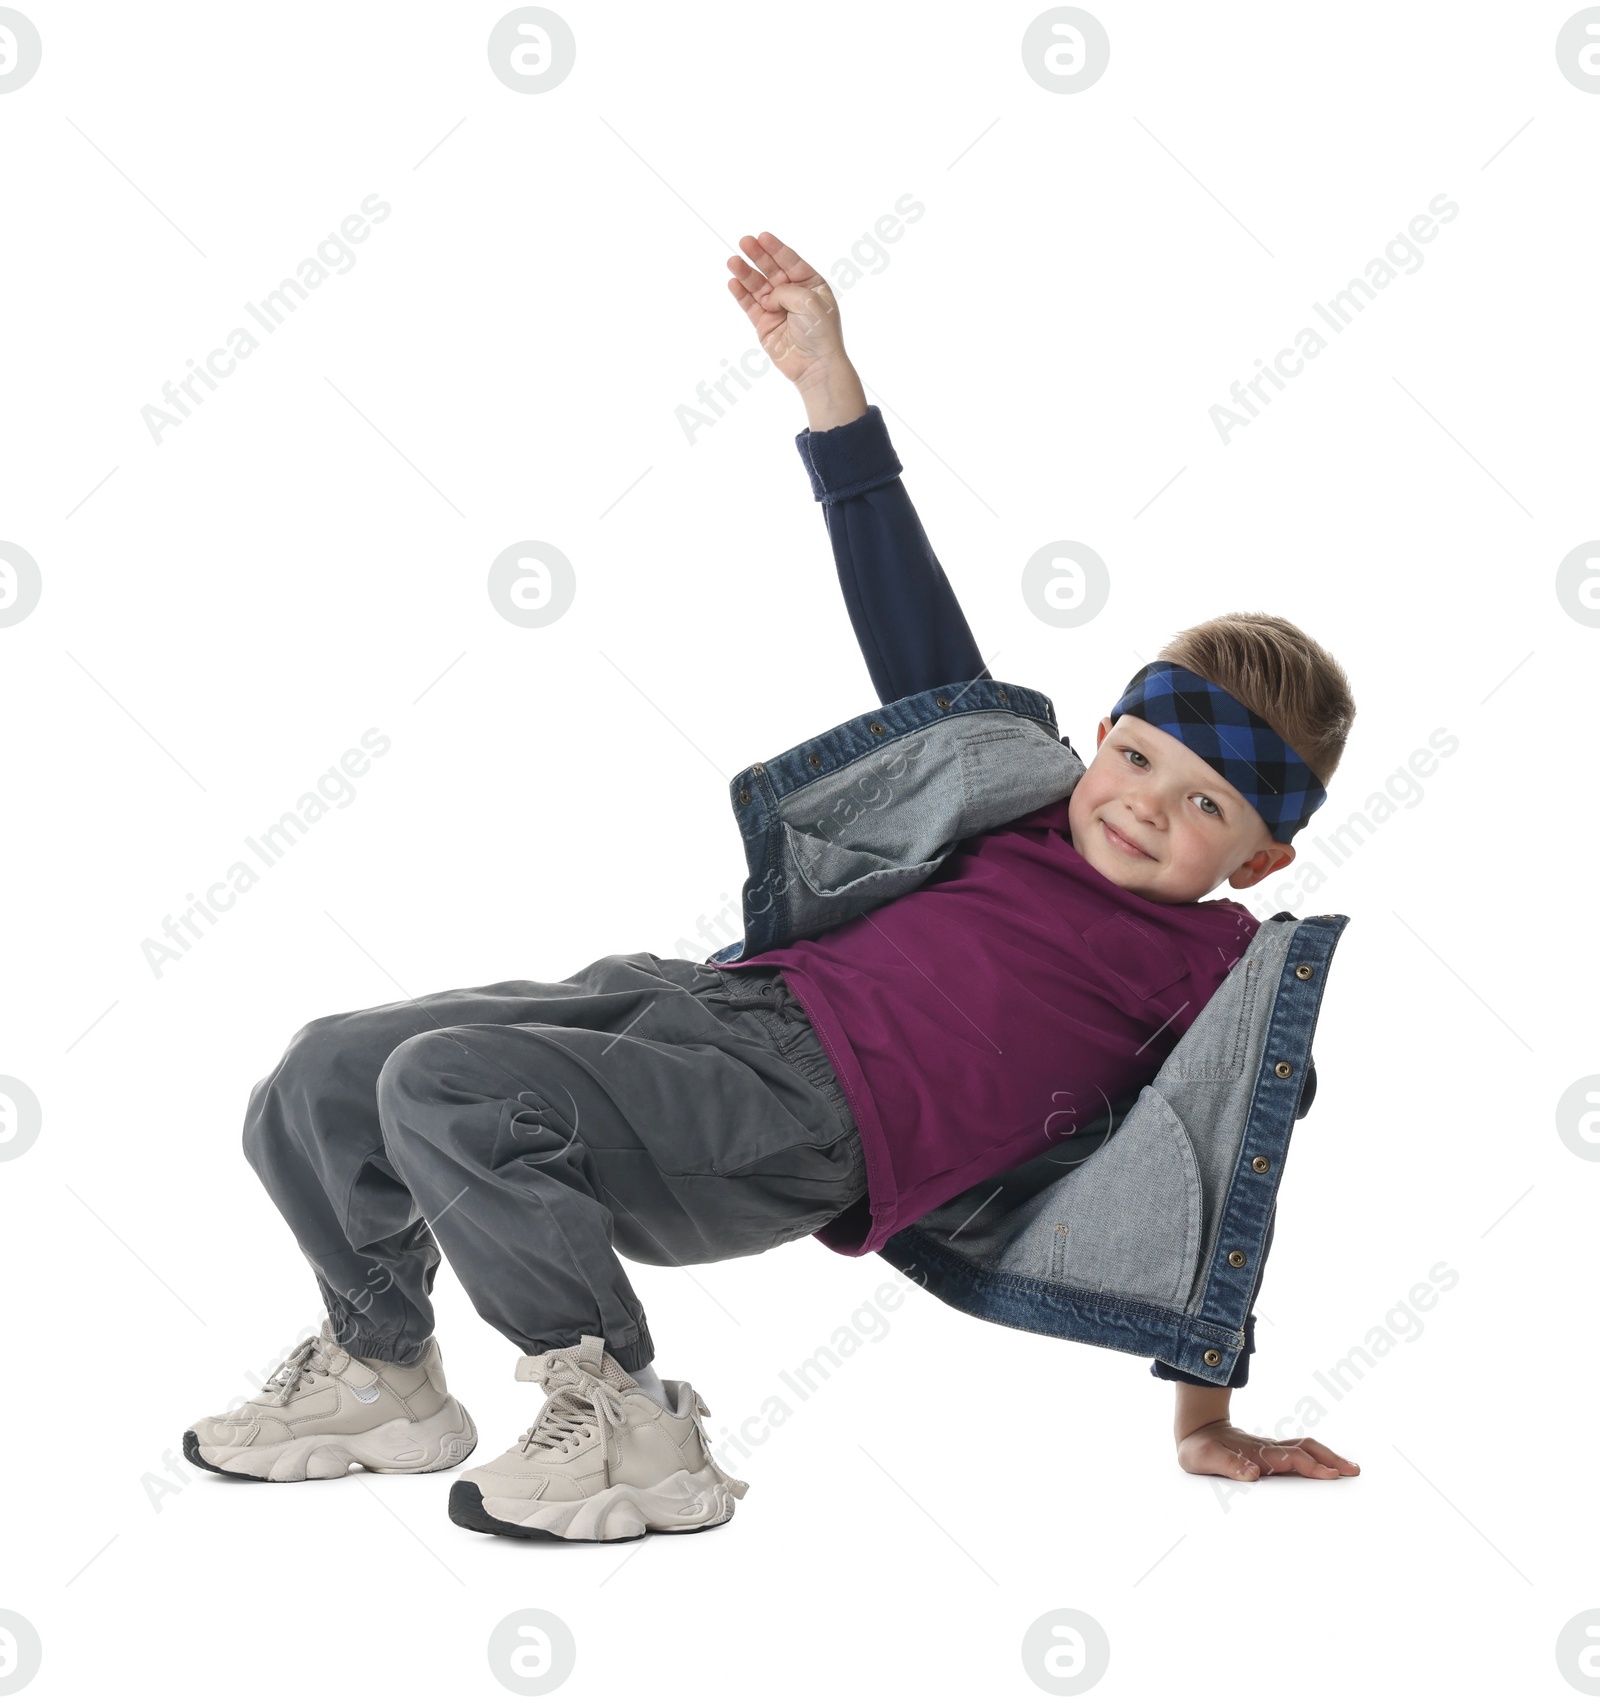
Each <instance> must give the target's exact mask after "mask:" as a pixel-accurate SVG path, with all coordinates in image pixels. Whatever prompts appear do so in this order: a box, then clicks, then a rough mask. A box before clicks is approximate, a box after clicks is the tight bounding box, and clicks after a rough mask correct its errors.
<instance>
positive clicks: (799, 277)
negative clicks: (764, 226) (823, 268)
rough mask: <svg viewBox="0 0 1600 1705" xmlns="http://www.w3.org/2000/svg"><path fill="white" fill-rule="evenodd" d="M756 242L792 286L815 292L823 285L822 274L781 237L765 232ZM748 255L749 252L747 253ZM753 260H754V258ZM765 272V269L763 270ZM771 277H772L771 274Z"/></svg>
mask: <svg viewBox="0 0 1600 1705" xmlns="http://www.w3.org/2000/svg"><path fill="white" fill-rule="evenodd" d="M755 241H756V242H757V243H758V244H759V245H760V247H761V249H762V251H763V252H764V253H765V254H766V255H767V256H769V257H770V259H771V262H772V265H773V266H775V267H777V268H780V269H781V270H782V272H783V275H784V277H785V278H786V279H787V280H788V281H789V282H790V283H792V284H803V285H805V286H806V288H807V289H808V290H814V289H815V288H816V287H817V286H818V285H819V284H821V283H822V281H823V280H822V274H821V273H820V272H818V271H817V269H816V268H815V267H814V266H813V265H812V264H811V262H810V261H808V260H805V259H804V258H802V257H801V256H800V255H799V254H797V253H796V252H795V251H794V250H793V249H792V248H790V247H789V245H788V244H787V243H786V242H784V241H783V239H782V238H780V237H775V236H773V234H772V233H771V232H770V231H763V232H762V233H761V235H760V236H759V237H757V238H756V239H755ZM745 252H746V253H747V254H748V253H749V250H748V249H747V250H746V251H745ZM752 258H754V257H753V256H752ZM763 270H765V269H763ZM769 276H772V275H771V274H770V273H769Z"/></svg>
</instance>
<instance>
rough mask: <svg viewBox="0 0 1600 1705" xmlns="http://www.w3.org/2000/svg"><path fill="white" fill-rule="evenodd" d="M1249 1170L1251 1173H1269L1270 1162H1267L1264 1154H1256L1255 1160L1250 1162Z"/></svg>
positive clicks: (1270, 1168)
mask: <svg viewBox="0 0 1600 1705" xmlns="http://www.w3.org/2000/svg"><path fill="white" fill-rule="evenodd" d="M1250 1170H1251V1171H1252V1172H1270V1171H1271V1170H1272V1162H1271V1161H1270V1160H1268V1159H1267V1157H1266V1156H1265V1155H1264V1154H1258V1155H1257V1156H1256V1157H1255V1159H1254V1160H1252V1161H1251V1162H1250Z"/></svg>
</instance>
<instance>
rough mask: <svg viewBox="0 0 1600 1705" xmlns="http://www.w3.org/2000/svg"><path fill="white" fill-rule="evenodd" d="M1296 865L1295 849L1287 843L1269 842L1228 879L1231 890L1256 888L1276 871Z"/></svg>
mask: <svg viewBox="0 0 1600 1705" xmlns="http://www.w3.org/2000/svg"><path fill="white" fill-rule="evenodd" d="M1293 863H1294V848H1293V847H1292V846H1290V845H1289V843H1288V842H1287V841H1268V842H1267V844H1266V845H1265V846H1264V847H1263V848H1262V849H1261V850H1260V852H1257V853H1252V854H1251V856H1250V857H1249V858H1247V859H1246V860H1245V861H1244V863H1243V864H1241V865H1240V866H1239V868H1238V869H1237V870H1236V871H1234V873H1233V875H1232V876H1230V877H1229V878H1228V886H1229V887H1230V888H1254V887H1255V885H1256V884H1257V883H1258V882H1260V881H1262V880H1264V879H1265V878H1266V877H1268V876H1270V875H1271V874H1272V873H1273V871H1275V870H1283V869H1285V868H1286V867H1287V866H1289V865H1291V864H1293Z"/></svg>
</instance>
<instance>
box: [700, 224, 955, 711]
mask: <svg viewBox="0 0 1600 1705" xmlns="http://www.w3.org/2000/svg"><path fill="white" fill-rule="evenodd" d="M739 241H740V247H741V248H743V249H744V251H745V253H746V254H747V255H748V256H749V257H750V261H749V262H747V261H744V260H741V259H740V258H739V257H738V256H729V258H728V267H729V270H730V271H731V272H732V273H733V277H732V278H731V279H729V281H728V283H729V288H730V290H731V291H732V293H733V296H734V298H735V300H736V301H738V302H739V304H740V306H741V307H743V308H744V310H745V312H746V314H747V315H748V316H749V318H750V322H751V324H752V325H753V326H754V327H755V328H756V334H757V336H758V337H759V338H760V339H761V347H762V348H763V349H764V350H765V351H766V353H767V355H768V356H769V357H770V359H771V360H772V362H773V365H774V366H776V367H777V369H778V371H779V372H780V373H782V374H783V375H784V376H785V378H788V379H790V380H792V381H793V382H794V384H795V386H796V388H797V389H798V390H799V392H800V394H801V397H802V399H803V401H804V403H805V408H806V418H807V420H808V421H809V422H810V426H809V428H808V429H807V430H806V431H804V432H802V433H800V434H799V435H798V436H797V437H796V439H795V444H796V446H797V447H798V449H799V451H800V455H801V458H802V460H803V461H804V462H805V464H806V471H807V473H808V475H809V476H810V479H811V491H812V495H813V496H814V497H815V498H816V499H817V501H818V502H819V503H821V504H822V505H823V518H824V520H825V521H826V523H827V528H828V538H829V540H830V541H831V543H832V545H833V559H834V564H835V566H836V568H837V569H838V573H839V587H840V590H841V591H842V592H843V594H844V602H845V609H846V611H847V612H848V613H849V616H850V623H851V626H852V627H853V628H854V629H855V634H856V640H857V643H858V644H859V645H860V647H861V655H862V657H863V658H864V659H865V660H866V665H867V671H868V673H869V674H870V675H871V676H872V685H873V688H874V690H875V691H876V692H877V693H878V695H879V699H880V702H882V703H884V704H889V703H892V702H893V701H894V700H895V699H900V698H905V697H906V696H907V695H908V694H911V693H918V692H924V691H926V690H927V689H928V688H930V687H938V686H943V685H945V684H947V683H949V682H954V681H970V680H973V679H976V678H986V677H987V676H988V674H989V671H988V670H987V669H986V668H984V666H983V657H982V654H981V653H980V652H979V650H978V645H977V641H976V640H975V639H974V638H973V637H972V630H971V629H970V628H969V627H968V626H967V621H966V617H965V616H963V615H962V613H961V606H960V604H958V603H957V602H956V595H955V592H954V591H953V590H952V589H951V586H950V582H949V581H948V580H947V579H946V578H945V573H944V570H943V568H941V567H940V565H939V559H938V558H937V557H936V556H935V555H934V553H933V547H932V546H931V545H930V544H929V543H928V537H927V534H926V533H924V532H923V530H922V523H921V521H920V520H919V519H918V518H917V512H916V510H915V509H914V508H913V507H912V504H911V498H910V496H909V495H908V494H907V492H906V488H905V486H904V485H903V484H902V483H901V480H900V473H901V466H900V462H899V459H898V458H897V457H896V455H895V453H894V446H893V445H892V444H891V443H890V442H889V433H888V429H887V427H886V426H885V425H884V420H883V413H882V411H881V410H880V409H879V408H878V407H877V406H876V405H875V404H874V405H870V406H869V405H868V403H867V398H866V393H865V391H863V389H862V387H861V380H860V378H859V377H858V375H857V373H856V370H855V368H854V367H853V366H852V365H851V362H850V358H849V357H848V356H847V355H846V354H845V350H844V343H843V339H842V336H841V334H840V325H839V311H838V305H837V303H836V302H835V301H834V296H833V292H832V291H831V290H830V289H829V287H828V284H827V281H826V280H825V279H823V277H822V276H821V274H820V273H818V272H817V271H816V269H815V268H814V267H812V266H810V265H809V264H808V263H807V262H806V261H804V260H802V259H801V258H800V256H799V255H797V254H796V253H795V251H794V250H793V249H791V248H789V247H788V245H787V244H785V243H782V242H780V241H779V240H778V238H776V237H775V236H773V234H772V233H771V232H770V231H763V232H762V233H761V236H760V237H759V238H756V237H741V238H740V240H739ZM750 262H754V263H755V264H754V265H752V264H750Z"/></svg>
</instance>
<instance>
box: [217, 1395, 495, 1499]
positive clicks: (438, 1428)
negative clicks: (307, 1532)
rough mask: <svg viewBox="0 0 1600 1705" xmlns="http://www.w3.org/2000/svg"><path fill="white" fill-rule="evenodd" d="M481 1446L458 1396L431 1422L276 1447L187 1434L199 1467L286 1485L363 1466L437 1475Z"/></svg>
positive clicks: (394, 1423)
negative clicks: (227, 1442)
mask: <svg viewBox="0 0 1600 1705" xmlns="http://www.w3.org/2000/svg"><path fill="white" fill-rule="evenodd" d="M477 1445H478V1429H477V1428H476V1427H475V1426H474V1425H473V1422H472V1417H471V1416H470V1415H469V1414H468V1413H467V1412H466V1410H465V1409H463V1408H462V1406H461V1405H460V1403H458V1402H457V1401H456V1399H455V1398H453V1397H452V1398H451V1399H450V1401H449V1402H448V1403H446V1404H445V1406H444V1407H443V1408H442V1409H441V1410H440V1411H439V1412H438V1414H437V1415H431V1416H429V1417H428V1419H427V1420H425V1421H386V1422H385V1423H384V1424H383V1426H381V1427H374V1428H373V1429H372V1431H371V1432H368V1433H311V1434H308V1435H306V1436H305V1437H303V1438H298V1439H290V1440H289V1441H288V1442H287V1443H284V1444H274V1445H202V1444H201V1443H200V1439H199V1435H198V1434H197V1433H195V1432H194V1431H193V1429H191V1430H190V1431H189V1432H186V1433H185V1434H184V1435H183V1454H184V1456H185V1457H187V1458H188V1460H189V1461H190V1462H192V1463H193V1464H194V1465H195V1467H196V1468H204V1469H207V1470H209V1472H211V1473H212V1474H222V1475H225V1476H227V1477H228V1478H229V1479H230V1480H265V1481H271V1482H274V1483H275V1484H280V1485H281V1484H285V1483H289V1482H293V1481H297V1480H342V1479H343V1478H344V1476H345V1475H346V1474H348V1473H349V1472H350V1470H351V1468H352V1467H354V1466H355V1465H357V1464H359V1465H360V1466H361V1467H362V1468H365V1469H367V1470H368V1471H369V1472H370V1473H373V1474H437V1473H438V1472H439V1471H440V1470H441V1469H445V1468H455V1467H457V1466H458V1465H459V1464H461V1463H463V1462H465V1461H466V1459H467V1458H468V1457H469V1456H471V1455H472V1453H473V1451H474V1450H476V1449H477ZM207 1451H209V1452H211V1453H212V1455H213V1456H215V1457H217V1458H218V1459H219V1460H217V1461H215V1462H213V1461H212V1460H211V1458H210V1457H208V1456H207V1455H206V1454H205V1452H207ZM412 1457H421V1458H423V1459H424V1460H422V1461H411V1460H408V1459H409V1458H412Z"/></svg>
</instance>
